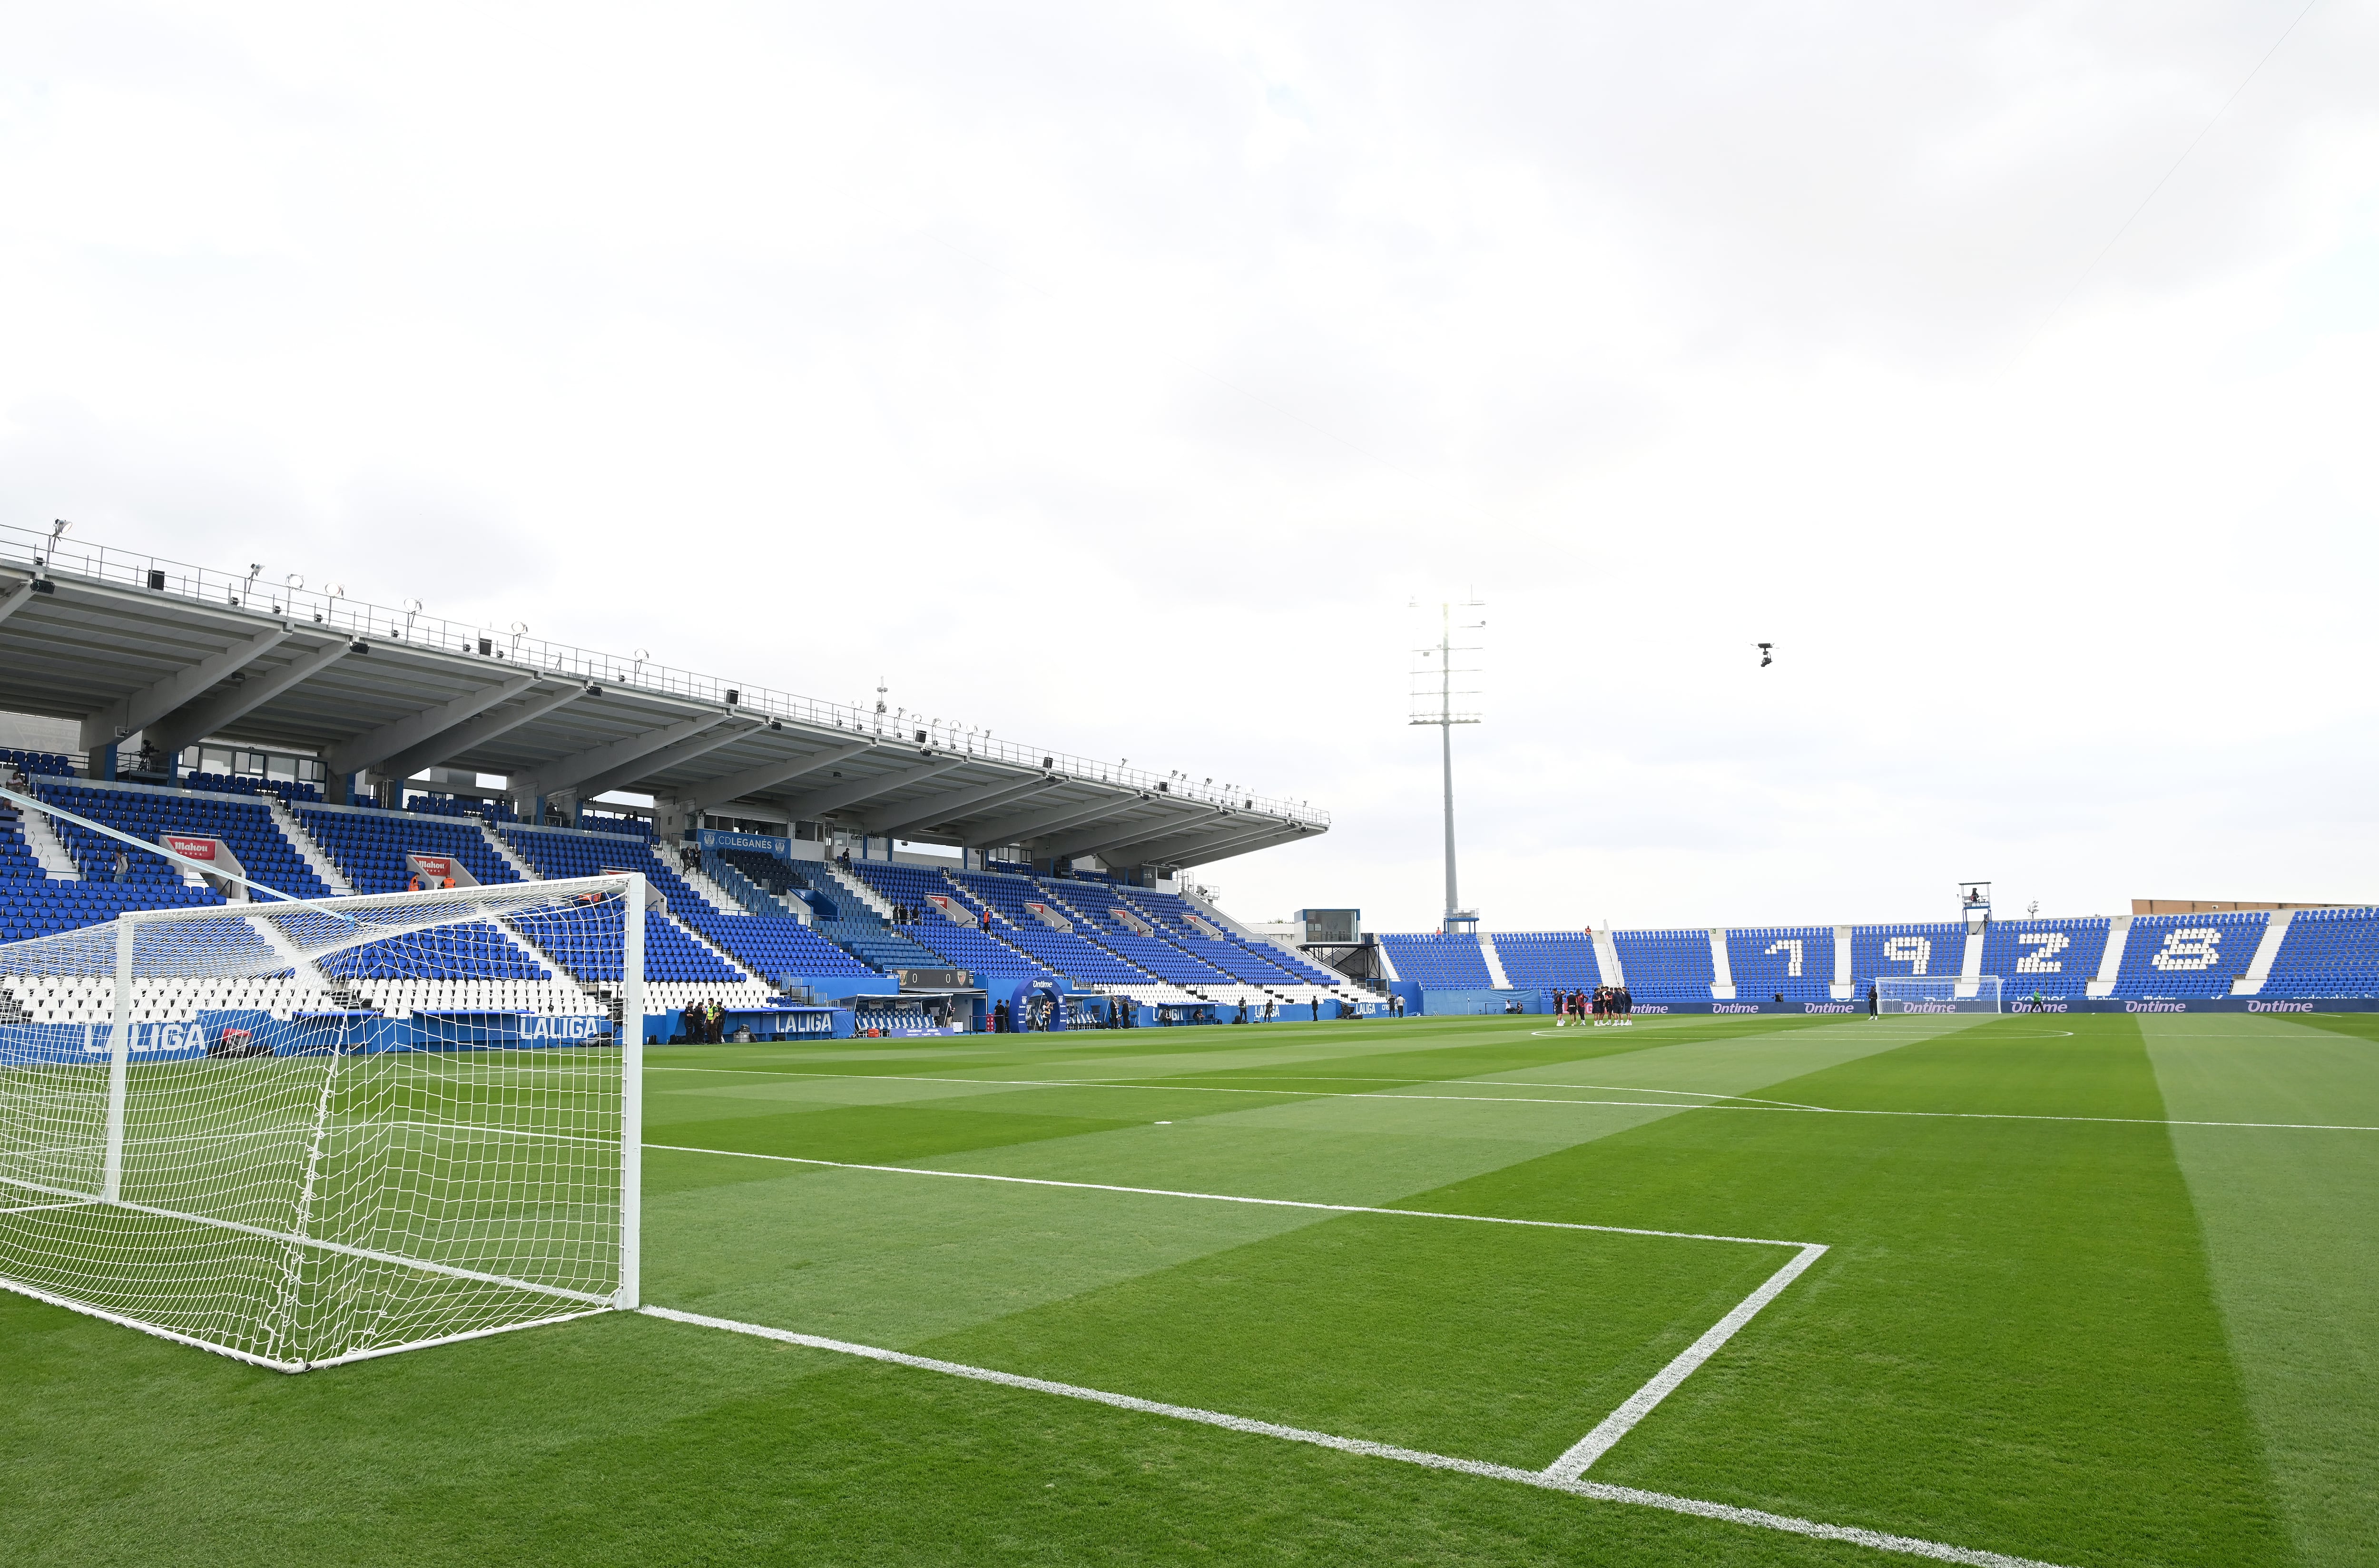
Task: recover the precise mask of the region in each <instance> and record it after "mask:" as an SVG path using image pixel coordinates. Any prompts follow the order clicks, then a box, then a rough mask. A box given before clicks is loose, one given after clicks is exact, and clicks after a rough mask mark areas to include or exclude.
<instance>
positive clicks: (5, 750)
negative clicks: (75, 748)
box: [0, 746, 75, 778]
mask: <svg viewBox="0 0 2379 1568" xmlns="http://www.w3.org/2000/svg"><path fill="white" fill-rule="evenodd" d="M0 768H14V769H15V770H16V771H18V772H19V773H22V774H24V775H25V776H26V777H27V778H42V776H44V775H47V776H48V777H50V778H71V777H73V775H74V770H75V769H74V764H73V763H72V762H71V761H69V760H68V759H67V758H66V757H64V756H62V755H60V754H58V753H56V752H22V751H18V749H17V748H15V747H14V746H0Z"/></svg>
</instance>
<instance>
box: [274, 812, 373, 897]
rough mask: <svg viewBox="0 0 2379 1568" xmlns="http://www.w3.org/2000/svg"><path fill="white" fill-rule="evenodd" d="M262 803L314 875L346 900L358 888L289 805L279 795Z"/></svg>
mask: <svg viewBox="0 0 2379 1568" xmlns="http://www.w3.org/2000/svg"><path fill="white" fill-rule="evenodd" d="M260 800H261V802H262V803H263V806H264V809H265V812H266V814H269V815H270V816H271V817H272V820H273V822H274V824H275V825H276V826H279V827H280V829H281V831H282V833H283V834H284V836H286V837H287V838H288V840H289V842H290V843H292V844H293V845H295V846H296V850H297V853H298V855H299V856H300V857H302V858H303V859H304V861H305V862H306V863H307V864H308V865H309V866H311V867H313V868H314V874H315V875H317V876H319V877H320V878H321V879H322V883H323V885H324V886H325V887H329V888H330V890H331V891H332V892H333V893H336V894H339V895H341V896H343V897H344V896H345V895H347V894H350V893H353V892H354V891H355V890H356V888H355V884H354V883H352V882H349V881H348V880H347V878H346V874H344V872H342V871H340V870H339V868H338V867H337V865H335V864H333V863H332V860H331V857H330V856H329V855H328V854H326V853H324V852H323V850H322V846H321V845H320V844H319V843H317V842H316V841H315V839H314V836H313V835H312V834H311V833H308V832H307V831H306V825H305V824H304V823H302V822H300V821H298V820H297V814H296V812H293V811H291V810H290V809H289V802H286V801H284V800H283V799H282V798H281V797H280V796H278V795H265V796H262V797H260Z"/></svg>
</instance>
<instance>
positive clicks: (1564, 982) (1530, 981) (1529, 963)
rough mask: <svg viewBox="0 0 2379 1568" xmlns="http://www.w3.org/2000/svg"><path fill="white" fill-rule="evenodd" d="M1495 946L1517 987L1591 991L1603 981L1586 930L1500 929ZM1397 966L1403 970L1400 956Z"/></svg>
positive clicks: (1505, 970) (1399, 970)
mask: <svg viewBox="0 0 2379 1568" xmlns="http://www.w3.org/2000/svg"><path fill="white" fill-rule="evenodd" d="M1495 950H1496V951H1497V952H1498V953H1501V954H1502V955H1503V975H1504V978H1505V979H1507V980H1509V981H1510V982H1511V983H1513V985H1515V986H1516V987H1520V988H1523V989H1525V988H1529V987H1534V988H1539V989H1545V990H1553V991H1581V990H1585V991H1590V990H1592V989H1593V988H1594V987H1596V986H1598V985H1600V984H1601V983H1602V966H1601V965H1600V963H1599V962H1597V961H1596V959H1595V956H1594V938H1593V937H1592V936H1591V935H1588V934H1587V933H1586V932H1583V931H1516V932H1511V933H1505V932H1501V931H1499V932H1497V933H1495ZM1397 966H1398V967H1397V972H1398V973H1402V972H1403V960H1402V959H1401V957H1399V959H1397ZM1480 967H1481V968H1482V969H1483V968H1484V967H1485V965H1484V963H1483V961H1482V963H1481V965H1480Z"/></svg>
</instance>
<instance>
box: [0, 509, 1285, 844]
mask: <svg viewBox="0 0 2379 1568" xmlns="http://www.w3.org/2000/svg"><path fill="white" fill-rule="evenodd" d="M0 562H6V564H9V565H12V566H18V567H23V566H26V565H27V564H28V563H30V566H31V567H33V568H34V569H36V570H39V571H41V572H43V573H50V574H52V575H54V576H57V577H59V578H61V579H64V578H80V579H82V580H85V581H88V582H93V583H100V584H105V585H112V586H117V587H125V588H133V589H138V590H140V591H142V592H147V593H158V594H164V595H167V596H170V597H175V598H181V599H187V600H190V601H191V602H193V603H197V604H213V605H223V606H226V607H233V608H237V609H248V610H252V611H258V612H261V613H265V614H271V615H276V616H284V617H287V618H289V619H291V620H296V621H312V622H314V623H315V624H317V625H320V626H324V627H327V628H329V629H331V630H332V631H335V632H344V633H348V634H350V635H352V636H356V637H362V638H366V639H374V638H377V639H380V640H383V641H388V642H393V643H400V644H403V645H405V646H407V647H417V648H427V649H435V650H440V651H443V652H448V653H456V654H465V655H468V656H470V657H483V656H482V655H481V652H480V650H481V648H482V646H484V647H485V648H486V650H487V651H486V653H485V655H484V657H488V658H489V659H492V660H495V661H498V662H501V663H502V664H505V665H508V666H513V667H516V668H521V669H530V670H534V671H536V672H537V673H539V674H547V675H553V676H556V677H560V678H563V679H568V680H574V681H594V682H596V683H597V684H598V685H601V686H605V687H614V686H616V687H619V688H622V689H623V690H630V691H638V692H646V693H649V694H654V695H657V696H668V697H682V698H685V699H687V700H690V701H694V702H701V703H716V704H719V705H720V706H733V707H735V708H737V709H738V710H739V711H742V712H746V713H752V714H756V715H758V716H760V717H763V718H778V719H782V720H784V721H786V722H787V723H797V724H804V725H808V726H810V727H811V728H813V729H817V730H843V731H846V732H848V733H851V734H854V735H869V736H876V737H881V738H882V739H884V740H887V741H892V742H900V743H902V744H922V745H927V746H931V747H933V748H934V749H935V750H936V751H948V752H954V753H957V754H960V755H964V756H972V757H980V758H982V759H984V761H986V762H999V763H1007V764H1010V765H1012V766H1018V767H1027V768H1042V769H1046V770H1048V771H1051V772H1055V773H1062V774H1064V775H1065V776H1066V777H1067V778H1078V779H1083V780H1086V781H1090V782H1094V783H1100V784H1113V785H1116V786H1117V787H1119V788H1122V789H1128V790H1145V791H1147V792H1149V793H1151V794H1163V795H1166V796H1169V797H1173V798H1177V799H1180V800H1185V801H1195V802H1201V803H1202V804H1206V805H1218V806H1228V807H1230V808H1231V809H1233V810H1238V811H1248V812H1256V813H1261V814H1264V815H1267V816H1276V817H1282V818H1286V819H1287V820H1289V821H1293V822H1302V823H1306V824H1309V825H1310V826H1316V827H1327V826H1329V824H1330V814H1329V813H1328V812H1326V811H1323V810H1322V809H1320V808H1319V807H1316V806H1312V805H1309V804H1307V803H1306V802H1302V801H1287V800H1282V799H1280V798H1278V797H1276V796H1270V795H1257V794H1251V793H1250V792H1248V791H1246V790H1237V789H1232V790H1225V789H1223V788H1220V787H1218V786H1216V785H1213V784H1207V783H1201V782H1198V781H1194V780H1192V779H1190V778H1186V777H1184V776H1181V775H1177V774H1159V773H1152V772H1149V771H1148V770H1147V769H1145V768H1137V767H1128V766H1124V765H1123V764H1121V763H1108V762H1100V761H1097V760H1095V759H1093V758H1090V757H1081V756H1076V755H1074V754H1070V753H1066V752H1057V751H1050V750H1047V749H1045V748H1043V747H1039V746H1030V745H1025V744H1023V743H1021V742H1015V741H1000V740H995V739H993V737H992V735H991V733H990V731H989V730H974V729H971V728H967V727H964V726H955V725H946V724H936V723H934V722H932V721H925V722H920V721H918V720H916V719H914V718H906V717H905V716H895V715H888V714H885V713H882V712H877V711H873V710H871V709H868V708H864V707H854V706H848V705H846V704H842V703H830V702H820V701H818V700H817V699H815V698H814V697H803V696H798V695H795V694H792V693H790V692H779V691H776V690H774V689H772V688H769V687H766V686H755V685H750V684H747V683H744V682H743V681H730V680H723V679H721V678H719V677H718V676H715V675H702V674H697V673H695V672H694V671H693V670H686V669H674V668H672V667H671V666H669V665H665V664H658V663H655V662H654V661H652V660H650V659H646V658H622V657H620V656H619V655H617V654H610V653H604V652H601V651H599V650H597V649H594V648H582V647H577V646H574V645H570V644H567V643H554V642H548V641H546V640H545V639H543V638H541V637H532V636H530V635H528V634H527V633H525V632H524V633H514V632H511V631H497V630H495V629H493V628H491V627H488V626H479V625H473V624H470V623H468V622H465V621H449V620H447V619H446V618H444V617H442V616H437V615H431V614H429V612H428V611H426V610H424V609H422V608H421V605H420V601H418V600H417V599H408V600H406V601H405V608H404V609H387V608H386V607H384V606H381V605H375V604H368V603H366V602H365V601H363V600H361V599H352V598H349V597H346V594H345V591H344V589H342V588H340V587H338V586H337V585H334V584H325V585H321V586H319V587H308V585H307V584H306V582H305V580H304V578H302V577H301V576H298V575H296V574H295V573H291V574H288V575H284V576H283V577H281V578H279V579H278V580H275V579H274V578H272V576H271V575H269V574H268V573H264V572H263V571H262V570H261V569H259V570H258V571H255V572H251V573H232V572H220V571H216V570H215V569H213V568H211V567H205V566H193V565H191V564H189V563H188V562H187V561H175V560H172V559H170V558H168V557H165V556H161V555H153V554H150V553H147V552H145V551H140V550H127V549H113V548H111V547H108V546H105V545H100V544H94V543H91V542H90V541H88V540H84V539H78V538H77V537H75V536H73V535H72V534H68V535H66V536H65V537H53V536H52V535H51V534H50V533H49V531H48V530H45V529H40V528H23V527H18V526H17V525H14V524H6V523H0ZM731 698H732V701H731V700H730V699H731ZM921 735H922V736H923V737H924V739H923V740H922V741H920V740H919V737H920V736H921Z"/></svg>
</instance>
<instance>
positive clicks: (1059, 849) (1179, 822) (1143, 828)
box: [1049, 806, 1223, 860]
mask: <svg viewBox="0 0 2379 1568" xmlns="http://www.w3.org/2000/svg"><path fill="white" fill-rule="evenodd" d="M1222 811H1223V808H1222V807H1220V806H1200V807H1197V808H1195V809H1193V810H1192V811H1190V812H1189V813H1188V814H1185V815H1181V816H1177V817H1175V818H1173V819H1172V820H1171V821H1169V822H1135V823H1133V824H1131V825H1130V826H1128V827H1124V826H1114V825H1113V824H1110V825H1109V826H1105V827H1087V828H1084V829H1083V830H1082V831H1081V832H1080V833H1069V834H1068V835H1067V836H1066V837H1065V838H1060V839H1058V840H1057V842H1056V843H1054V844H1052V845H1050V846H1049V853H1050V854H1051V855H1052V856H1054V857H1056V858H1057V859H1059V860H1063V859H1065V858H1066V857H1067V856H1068V855H1094V854H1097V853H1098V852H1099V851H1100V850H1111V849H1114V848H1115V847H1116V846H1117V845H1119V844H1140V843H1147V842H1149V841H1151V840H1153V839H1155V838H1172V837H1174V836H1175V835H1177V834H1178V833H1180V832H1182V831H1183V830H1185V829H1187V828H1190V827H1192V826H1196V825H1197V824H1199V823H1201V822H1205V821H1208V820H1211V819H1212V818H1214V817H1217V816H1220V815H1221V814H1222Z"/></svg>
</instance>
